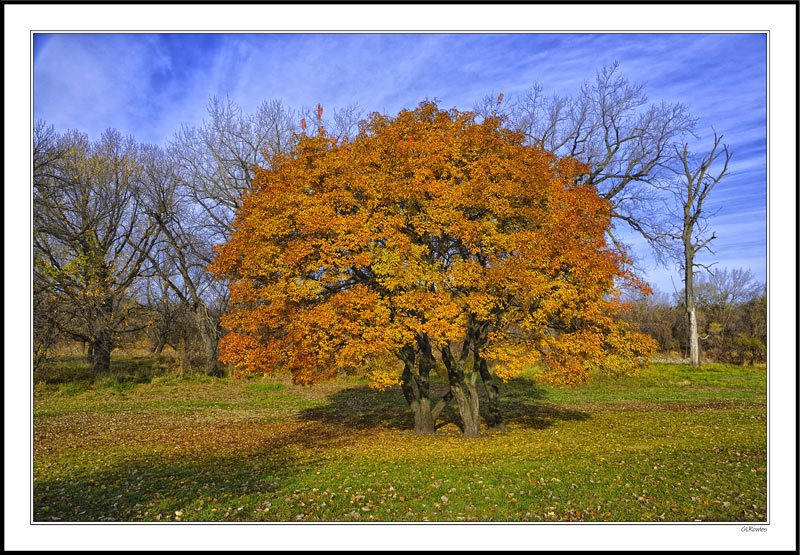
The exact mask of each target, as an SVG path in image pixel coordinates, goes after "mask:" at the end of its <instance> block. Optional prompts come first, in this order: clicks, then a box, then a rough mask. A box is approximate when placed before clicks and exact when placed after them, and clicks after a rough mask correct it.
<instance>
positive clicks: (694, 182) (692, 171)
mask: <svg viewBox="0 0 800 555" xmlns="http://www.w3.org/2000/svg"><path fill="white" fill-rule="evenodd" d="M673 148H674V150H675V155H676V163H675V165H674V166H673V168H672V169H673V171H674V172H675V175H676V180H675V181H674V183H673V184H672V186H670V187H668V190H669V191H670V192H671V193H672V194H673V196H674V200H675V202H674V208H673V210H672V219H671V222H672V226H671V230H670V231H667V232H665V235H666V236H667V237H669V238H670V239H672V240H673V241H674V242H675V244H676V249H675V250H674V251H673V253H674V254H673V256H674V257H675V258H676V259H677V261H678V263H679V264H680V266H681V270H682V271H683V293H684V299H683V300H684V308H685V310H686V319H687V325H688V342H689V363H690V364H691V365H692V366H699V365H700V342H699V336H698V327H697V298H696V294H695V289H694V282H695V273H696V271H697V269H705V270H709V269H710V268H709V265H708V264H705V263H702V262H700V261H699V259H698V254H699V253H700V252H701V251H703V250H707V251H709V252H712V253H713V251H711V248H710V247H709V244H710V243H711V242H712V241H713V240H714V239H716V238H717V236H716V234H715V233H714V232H709V229H708V217H707V216H708V214H707V204H706V200H707V198H708V196H709V195H710V194H711V192H712V191H713V190H714V188H715V187H716V185H717V184H718V183H719V182H720V180H721V179H722V178H723V177H724V176H725V174H726V173H727V171H728V163H729V162H730V159H731V153H730V151H729V150H728V146H727V145H725V144H723V143H722V136H721V135H719V136H718V135H717V134H716V133H714V142H713V145H712V147H711V150H710V151H708V152H706V153H704V154H703V155H695V154H693V153H691V152H690V151H689V146H688V145H687V144H686V143H684V144H683V145H681V146H680V147H679V146H677V145H675V146H674V147H673Z"/></svg>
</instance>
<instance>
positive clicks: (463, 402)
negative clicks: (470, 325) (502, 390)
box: [442, 336, 481, 437]
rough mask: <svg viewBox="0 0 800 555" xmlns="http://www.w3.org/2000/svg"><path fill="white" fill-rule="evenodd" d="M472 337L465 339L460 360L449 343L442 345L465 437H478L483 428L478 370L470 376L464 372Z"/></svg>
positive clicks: (443, 360) (443, 356)
mask: <svg viewBox="0 0 800 555" xmlns="http://www.w3.org/2000/svg"><path fill="white" fill-rule="evenodd" d="M469 344H470V337H469V336H468V337H466V338H465V339H464V345H463V346H462V348H461V356H460V357H459V359H458V360H456V359H455V357H453V354H452V352H451V351H450V346H449V345H444V346H443V347H442V362H444V365H445V367H446V368H447V377H448V379H449V381H450V392H451V393H452V394H453V398H455V400H456V404H457V405H458V413H459V415H460V416H461V431H462V433H463V434H464V436H465V437H478V435H479V434H480V429H481V420H480V411H479V400H478V390H477V389H476V387H475V381H476V379H477V376H478V374H477V372H476V371H475V368H474V367H473V371H472V372H470V374H469V376H466V375H465V373H464V362H465V360H466V359H467V356H468V355H469Z"/></svg>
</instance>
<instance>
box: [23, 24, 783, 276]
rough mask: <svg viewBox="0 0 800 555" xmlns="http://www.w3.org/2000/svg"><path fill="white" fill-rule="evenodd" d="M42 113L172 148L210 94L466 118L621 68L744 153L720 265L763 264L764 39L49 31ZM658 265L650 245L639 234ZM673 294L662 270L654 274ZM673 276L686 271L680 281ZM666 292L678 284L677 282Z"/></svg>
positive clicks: (568, 89)
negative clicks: (418, 109)
mask: <svg viewBox="0 0 800 555" xmlns="http://www.w3.org/2000/svg"><path fill="white" fill-rule="evenodd" d="M34 56H35V58H34V59H35V61H34V94H35V96H34V113H35V117H36V118H42V119H45V120H47V121H48V122H50V123H53V124H55V125H56V127H58V128H59V129H67V128H78V129H80V130H83V131H87V132H88V133H89V134H90V135H91V136H92V137H93V138H96V137H97V136H98V135H99V133H100V132H102V130H104V129H105V128H107V127H116V128H118V129H120V130H121V131H123V132H126V133H131V134H133V135H134V136H136V137H137V139H139V140H141V141H147V142H155V143H161V144H163V143H165V142H166V141H167V140H168V139H169V137H171V135H172V133H173V132H174V131H175V130H176V129H177V128H178V127H179V125H180V124H181V123H190V124H191V123H197V122H199V121H200V120H201V119H202V118H203V117H204V116H205V114H206V111H205V108H206V105H207V102H208V98H209V96H210V95H218V96H225V95H228V96H230V97H231V98H232V99H233V100H235V101H237V102H238V103H239V104H240V105H241V106H242V108H243V109H244V110H245V111H251V110H253V109H255V107H256V106H257V105H258V104H260V103H261V102H262V101H264V100H266V99H280V100H282V101H283V102H284V104H285V105H287V106H289V107H293V108H300V107H310V106H316V104H317V103H319V104H322V105H323V107H325V109H326V110H329V109H333V108H337V107H343V106H346V105H349V104H354V103H357V104H359V105H360V107H361V108H362V109H363V110H364V111H365V112H371V111H380V112H387V113H390V114H391V113H396V112H397V111H399V110H400V109H403V108H413V107H414V106H415V105H416V104H417V103H418V102H420V101H421V100H423V99H424V98H438V99H440V100H441V102H442V105H443V106H445V107H451V106H456V107H458V108H460V109H469V108H471V107H472V106H473V104H474V103H475V102H476V101H478V100H479V99H480V98H482V97H483V96H484V95H486V94H498V93H500V92H502V93H504V94H505V95H506V96H507V97H511V96H513V95H515V94H519V93H522V92H523V91H524V90H526V89H528V88H529V87H530V86H531V85H532V84H533V83H534V82H539V83H541V84H542V86H543V87H544V89H545V91H546V92H548V93H559V94H573V93H575V92H577V91H578V89H579V88H580V86H581V84H582V83H583V82H584V81H586V80H592V79H593V77H594V74H595V72H596V70H597V69H598V68H599V67H601V66H603V65H610V64H612V63H614V62H619V63H620V70H621V73H622V74H623V75H624V76H626V77H627V78H629V79H630V80H631V81H634V82H639V83H645V84H646V92H647V94H648V97H649V99H650V101H652V102H661V101H666V102H681V103H683V104H685V105H686V106H687V107H688V108H689V109H690V111H691V112H692V113H693V114H694V115H695V116H696V117H698V118H699V122H698V137H697V139H696V140H694V141H692V148H693V149H696V150H697V151H698V152H702V151H703V149H707V148H709V146H710V142H711V139H712V137H713V134H712V126H713V129H715V130H716V131H717V132H718V133H721V134H723V135H724V140H725V142H726V143H727V144H728V145H729V147H730V149H731V151H732V152H733V153H734V157H733V159H732V162H731V165H730V168H729V169H730V173H729V175H728V176H727V177H726V178H725V180H723V182H722V183H720V185H719V186H718V188H717V189H716V190H715V191H714V193H713V195H712V196H713V198H712V199H710V202H709V208H710V210H711V211H717V210H718V213H717V215H716V216H714V217H712V218H711V221H710V224H711V228H712V229H715V230H717V231H718V235H719V237H720V239H719V240H718V241H717V249H716V252H717V255H716V257H717V259H718V260H719V264H720V265H721V266H728V267H738V266H737V265H742V266H744V267H751V268H752V269H753V270H754V271H756V272H759V271H761V270H759V268H763V266H764V264H765V256H766V255H765V249H764V247H763V246H762V239H765V237H766V216H765V215H766V69H767V68H766V42H765V38H764V36H763V35H757V34H714V35H709V34H683V35H676V34H649V35H642V34H591V35H586V34H422V35H420V34H312V35H298V34H272V35H252V34H232V35H191V34H185V35H147V34H136V35H75V34H68V35H67V34H64V35H52V36H49V37H45V40H37V41H36V42H35V52H34ZM630 240H631V241H630V242H631V243H632V244H633V246H634V248H635V250H636V252H637V254H639V256H640V257H641V258H642V260H644V261H645V262H647V261H648V260H649V259H648V257H647V254H646V253H647V249H646V246H645V245H644V244H643V243H642V242H641V241H639V240H638V239H637V238H635V237H631V238H630ZM648 275H649V276H651V278H652V279H654V280H655V281H657V282H659V285H664V283H665V281H664V279H663V278H664V276H666V275H667V274H666V273H664V271H663V270H656V269H652V270H648ZM671 275H675V274H674V272H672V274H671ZM666 284H669V280H668V279H667V280H666Z"/></svg>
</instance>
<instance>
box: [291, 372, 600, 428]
mask: <svg viewBox="0 0 800 555" xmlns="http://www.w3.org/2000/svg"><path fill="white" fill-rule="evenodd" d="M447 389H448V387H447V385H446V384H432V385H431V399H432V401H431V402H432V404H436V402H437V401H438V400H439V399H440V398H441V397H442V396H443V395H444V394H445V393H446V392H447ZM478 394H479V398H480V412H481V416H482V418H483V423H482V430H484V431H485V430H486V424H485V422H486V419H487V417H488V405H487V401H488V398H487V395H486V390H485V388H484V387H483V385H482V384H478ZM546 398H547V390H546V389H545V388H543V387H541V386H539V385H537V384H536V383H535V382H533V381H532V380H528V379H525V378H518V379H515V380H512V381H510V382H509V383H508V384H503V385H501V386H500V411H501V414H502V418H503V422H504V423H505V424H510V425H514V426H519V427H527V428H534V429H544V428H547V427H549V426H552V425H553V424H555V423H556V421H559V420H586V419H587V418H589V417H590V414H589V413H586V412H583V411H577V410H570V409H565V408H561V407H558V406H556V405H553V404H550V403H546V404H544V403H541V400H543V399H546ZM327 400H328V403H327V404H326V405H323V406H319V407H314V408H309V409H305V410H302V411H300V413H299V414H298V419H299V420H301V421H305V422H317V423H323V422H324V423H331V424H333V423H335V424H336V425H337V426H342V427H344V428H346V429H353V430H366V429H373V428H385V429H392V430H412V429H413V428H414V418H413V415H412V414H411V410H410V408H409V407H408V404H407V403H406V400H405V398H404V397H403V394H402V392H401V390H400V388H399V387H393V388H390V389H387V390H386V391H378V390H375V389H371V388H369V387H366V386H359V387H350V388H347V389H342V390H339V391H337V392H335V393H333V394H331V395H329V396H328V397H327ZM451 424H452V425H455V426H457V427H459V428H460V426H461V418H460V416H459V414H458V409H457V407H456V406H455V401H451V402H450V403H449V405H448V406H447V407H446V408H445V409H444V410H443V411H442V412H441V414H440V415H439V418H438V419H437V422H436V429H437V430H439V429H441V428H446V427H447V428H451V426H449V425H451Z"/></svg>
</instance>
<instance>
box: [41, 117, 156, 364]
mask: <svg viewBox="0 0 800 555" xmlns="http://www.w3.org/2000/svg"><path fill="white" fill-rule="evenodd" d="M33 151H34V168H33V169H34V178H33V183H34V190H33V207H34V210H33V212H34V216H33V251H34V252H33V260H34V284H35V288H34V294H35V295H36V297H37V298H36V299H35V302H34V304H35V305H37V303H38V306H39V311H38V313H37V314H36V317H38V319H39V320H42V319H43V320H46V321H48V322H49V323H50V324H52V325H53V326H55V327H56V328H57V329H58V331H59V332H60V333H62V334H65V335H66V336H68V337H71V338H72V339H76V340H80V341H84V342H87V343H88V344H89V349H90V356H91V362H92V369H93V371H94V372H95V373H97V372H101V371H103V370H107V369H108V367H109V364H110V357H111V351H112V350H113V348H114V346H115V344H116V343H117V342H118V338H119V335H120V334H121V333H124V332H126V331H127V332H129V331H134V326H132V322H133V321H134V319H133V318H132V316H133V315H134V313H135V312H136V311H138V310H139V309H140V307H139V306H138V303H137V302H136V299H135V298H134V296H133V295H132V294H131V288H132V286H133V284H134V282H135V280H137V279H138V278H139V277H140V276H141V274H142V268H143V264H144V261H145V258H146V257H145V255H144V254H143V253H144V252H147V251H148V250H149V249H150V247H151V246H152V245H153V244H154V242H155V240H156V235H157V234H156V229H155V226H153V225H152V223H150V222H149V221H148V220H147V219H146V218H144V217H143V216H144V215H143V212H142V205H141V203H140V202H139V195H138V194H137V192H138V190H139V189H140V188H141V186H142V183H141V179H140V178H141V173H140V168H141V165H140V162H141V159H140V152H139V148H138V145H137V144H136V143H135V142H134V141H133V139H131V138H125V137H123V136H122V135H121V134H120V133H119V132H117V131H115V130H108V131H106V132H105V133H104V134H103V135H102V137H101V138H100V140H99V141H98V142H96V143H90V142H89V139H88V137H87V136H86V135H83V134H81V133H78V132H76V131H72V132H68V133H66V134H64V135H58V134H56V133H55V132H54V131H52V128H48V127H47V126H46V125H43V124H37V126H36V128H35V130H34V148H33ZM44 300H46V301H47V305H46V306H45V305H43V304H41V302H43V301H44Z"/></svg>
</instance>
